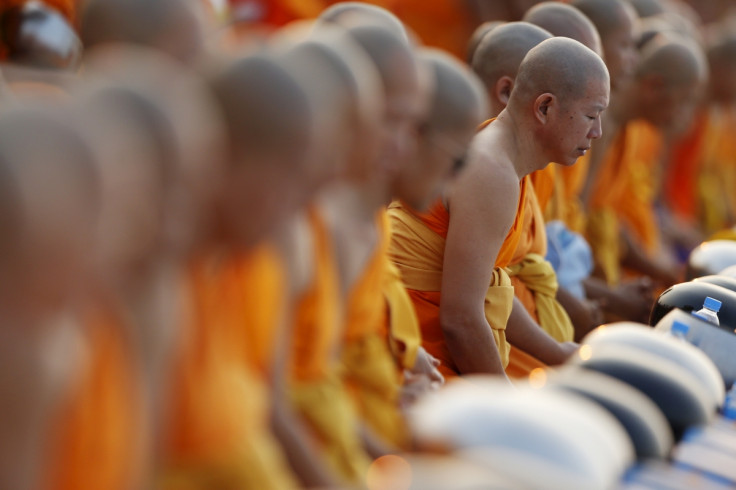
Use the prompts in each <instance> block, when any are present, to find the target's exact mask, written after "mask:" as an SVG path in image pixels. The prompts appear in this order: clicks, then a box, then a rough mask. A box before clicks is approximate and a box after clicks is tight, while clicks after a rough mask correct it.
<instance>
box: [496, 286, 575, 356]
mask: <svg viewBox="0 0 736 490" xmlns="http://www.w3.org/2000/svg"><path fill="white" fill-rule="evenodd" d="M506 339H507V340H508V341H509V342H510V343H511V344H512V345H514V346H516V347H518V348H519V349H521V350H523V351H524V352H526V353H527V354H531V355H532V356H534V357H536V358H537V359H539V360H540V361H542V362H543V363H545V364H549V365H555V364H562V363H563V362H564V361H565V359H567V357H568V356H569V355H570V354H571V353H572V352H573V351H574V350H575V349H576V348H577V345H576V344H573V343H572V342H563V343H559V342H557V341H556V340H555V339H553V338H552V337H550V336H549V334H548V333H547V332H545V331H544V330H542V327H540V326H539V325H538V324H537V323H536V322H535V321H534V320H533V319H532V317H531V316H529V312H528V311H526V308H524V305H523V304H521V301H519V299H518V298H516V297H514V307H513V309H512V310H511V316H509V322H508V324H507V325H506Z"/></svg>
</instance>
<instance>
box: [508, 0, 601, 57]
mask: <svg viewBox="0 0 736 490" xmlns="http://www.w3.org/2000/svg"><path fill="white" fill-rule="evenodd" d="M522 20H523V21H524V22H529V23H530V24H534V25H536V26H539V27H541V28H542V29H545V30H547V31H549V32H550V33H551V34H552V35H553V36H560V37H569V38H570V39H574V40H576V41H578V42H580V43H582V44H583V45H585V46H587V47H588V48H590V49H591V50H593V51H595V52H596V53H598V54H599V55H603V47H602V46H601V38H600V36H599V35H598V30H597V29H596V27H595V25H594V24H593V23H592V22H591V21H590V19H588V18H587V17H586V16H585V15H584V14H583V13H582V12H581V11H580V10H578V9H576V8H575V7H571V6H569V5H567V4H564V3H560V2H542V3H540V4H537V5H535V6H534V7H532V8H531V9H529V11H527V13H526V15H524V18H523V19H522Z"/></svg>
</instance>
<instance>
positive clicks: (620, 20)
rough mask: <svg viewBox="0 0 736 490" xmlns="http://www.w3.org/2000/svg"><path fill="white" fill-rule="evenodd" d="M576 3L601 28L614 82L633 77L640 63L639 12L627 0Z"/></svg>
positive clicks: (604, 55)
mask: <svg viewBox="0 0 736 490" xmlns="http://www.w3.org/2000/svg"><path fill="white" fill-rule="evenodd" d="M572 5H573V7H576V8H578V9H579V10H580V11H581V12H582V13H583V14H585V16H586V17H588V19H590V20H591V21H592V22H593V24H594V25H595V27H596V29H597V30H598V34H599V35H600V38H601V43H602V45H603V59H604V60H605V61H606V66H607V67H608V71H609V72H610V74H611V86H612V88H617V87H619V86H620V85H621V83H622V82H623V81H625V80H626V79H627V78H628V77H630V75H631V73H632V72H633V69H634V66H635V63H636V46H635V41H636V39H635V33H636V22H637V15H636V12H635V11H634V9H633V8H632V7H631V5H629V4H628V3H627V2H626V1H624V0H575V1H573V2H572Z"/></svg>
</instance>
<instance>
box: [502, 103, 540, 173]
mask: <svg viewBox="0 0 736 490" xmlns="http://www.w3.org/2000/svg"><path fill="white" fill-rule="evenodd" d="M493 124H499V128H500V131H501V133H502V135H503V136H502V145H503V149H504V152H505V153H506V154H507V156H508V158H509V160H510V161H511V164H512V165H513V166H514V170H515V171H516V175H517V176H518V177H519V180H521V179H523V178H524V177H526V176H527V175H529V174H531V173H532V172H535V171H537V170H542V169H543V168H544V167H546V166H547V165H548V164H549V162H550V159H549V157H548V156H547V155H546V154H545V152H544V149H543V148H542V147H541V145H540V144H539V142H538V141H537V140H536V138H535V134H534V132H532V131H528V130H526V128H525V126H526V125H525V124H524V123H523V121H521V120H520V118H519V117H517V116H515V115H514V114H513V113H512V112H511V111H509V110H507V109H504V110H503V111H502V112H501V114H499V115H498V118H497V119H496V121H495V122H494V123H493Z"/></svg>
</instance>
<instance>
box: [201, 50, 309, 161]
mask: <svg viewBox="0 0 736 490" xmlns="http://www.w3.org/2000/svg"><path fill="white" fill-rule="evenodd" d="M211 87H212V91H213V94H214V95H215V99H216V100H217V102H218V106H219V108H220V110H221V112H222V115H223V116H224V120H225V122H226V126H227V133H228V135H229V138H228V146H229V148H230V151H231V156H232V158H231V159H230V161H231V162H232V163H234V164H246V163H248V164H252V163H257V159H253V158H251V156H252V155H254V154H259V153H268V152H271V151H277V150H278V148H279V147H282V146H283V143H284V142H285V141H288V142H290V143H294V144H295V145H297V146H302V145H304V144H306V143H305V142H306V141H307V140H308V139H309V130H308V128H309V125H310V121H311V111H310V107H309V103H308V101H307V96H306V94H305V92H304V90H302V87H300V86H299V85H298V84H297V82H296V81H295V80H294V79H293V78H292V76H290V75H289V74H288V73H287V72H286V71H285V70H284V69H283V68H281V67H280V66H278V64H277V63H276V62H274V61H273V60H271V59H270V58H268V57H266V56H263V55H253V56H248V57H246V58H241V59H239V60H237V61H235V62H234V63H232V64H230V65H229V66H227V67H226V68H225V69H224V70H222V71H221V72H220V73H217V74H216V75H215V76H214V77H213V78H212V80H211Z"/></svg>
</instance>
